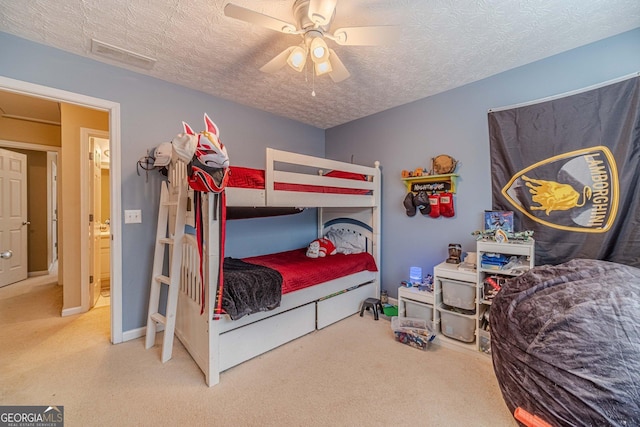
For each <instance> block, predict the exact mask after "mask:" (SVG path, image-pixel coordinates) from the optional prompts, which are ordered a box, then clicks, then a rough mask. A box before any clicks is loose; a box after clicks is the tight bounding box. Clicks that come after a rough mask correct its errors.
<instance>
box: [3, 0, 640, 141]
mask: <svg viewBox="0 0 640 427" xmlns="http://www.w3.org/2000/svg"><path fill="white" fill-rule="evenodd" d="M227 2H228V0H153V1H149V0H64V1H62V2H61V1H59V0H20V1H11V0H2V1H0V31H4V32H7V33H10V34H14V35H17V36H20V37H23V38H26V39H28V40H32V41H35V42H38V43H43V44H45V45H49V46H53V47H56V48H59V49H63V50H65V51H69V52H73V53H76V54H79V55H82V56H87V57H91V58H94V59H96V60H99V61H104V62H108V63H111V64H114V65H118V66H121V67H123V68H128V69H131V70H134V71H137V72H140V73H144V74H148V75H150V76H154V77H157V78H160V79H163V80H166V81H170V82H174V83H177V84H180V85H183V86H186V87H190V88H194V89H197V90H201V91H203V92H206V93H209V94H211V95H214V96H217V97H220V98H224V99H229V100H233V101H236V102H238V103H240V104H245V105H249V106H252V107H256V108H259V109H261V110H265V111H269V112H272V113H274V114H277V115H280V116H285V117H289V118H291V119H294V120H297V121H300V122H303V123H307V124H310V125H313V126H316V127H318V128H322V129H326V128H330V127H333V126H336V125H339V124H342V123H345V122H349V121H351V120H354V119H358V118H360V117H364V116H368V115H370V114H373V113H376V112H379V111H383V110H386V109H389V108H392V107H395V106H398V105H402V104H406V103H408V102H411V101H415V100H417V99H420V98H424V97H427V96H429V95H433V94H436V93H439V92H443V91H445V90H448V89H451V88H454V87H458V86H461V85H464V84H467V83H470V82H473V81H477V80H480V79H482V78H485V77H488V76H490V75H493V74H496V73H499V72H502V71H505V70H508V69H511V68H514V67H517V66H520V65H524V64H527V63H530V62H533V61H536V60H538V59H542V58H545V57H548V56H551V55H554V54H557V53H560V52H563V51H566V50H569V49H572V48H575V47H578V46H582V45H585V44H588V43H591V42H593V41H597V40H600V39H603V38H606V37H609V36H612V35H615V34H619V33H622V32H624V31H628V30H631V29H634V28H637V27H640V2H639V1H638V0H518V1H516V0H448V1H445V0H429V1H426V0H393V1H391V0H340V1H338V5H337V9H336V17H335V19H334V21H333V23H332V25H331V29H330V31H332V30H334V29H336V28H340V27H346V26H365V25H390V24H394V25H400V26H401V28H402V32H401V36H400V40H399V41H398V42H397V43H396V44H394V45H393V46H384V47H381V46H377V47H371V46H338V45H336V44H335V43H333V42H332V41H330V40H329V41H328V44H329V47H332V48H333V49H335V51H336V53H337V54H338V55H339V57H340V59H341V60H342V62H343V63H344V64H345V66H346V67H347V69H348V70H349V71H350V73H351V77H350V78H348V79H347V80H345V81H343V82H340V83H334V82H333V81H332V80H331V79H330V78H329V77H328V76H322V77H316V78H315V79H313V78H312V76H311V75H310V74H309V75H308V76H305V72H304V71H303V72H302V73H297V72H295V71H293V70H291V69H289V68H288V67H284V68H283V69H281V70H280V71H278V72H277V73H275V74H265V73H262V72H260V71H259V68H260V67H261V66H262V65H264V64H265V63H267V62H268V61H269V60H270V59H271V58H273V57H274V56H275V55H276V54H278V53H279V52H281V51H282V50H284V49H285V48H286V47H288V46H291V45H295V44H298V43H299V40H300V39H299V36H295V35H285V34H282V33H279V32H275V31H272V30H269V29H264V28H260V27H255V26H252V25H250V24H247V23H245V22H242V21H238V20H234V19H231V18H227V17H225V16H224V14H223V8H224V5H225V4H226V3H227ZM233 3H235V4H237V5H239V6H242V7H245V8H249V9H253V10H255V11H258V12H261V13H264V14H266V15H270V16H273V17H276V18H278V19H281V20H283V21H287V22H292V23H295V21H294V19H293V17H292V12H291V6H292V4H293V0H262V1H255V0H233ZM92 38H95V39H98V40H100V41H102V42H105V43H108V44H111V45H115V46H118V47H121V48H124V49H127V50H130V51H133V52H135V53H138V54H141V55H145V56H149V57H152V58H155V59H157V62H156V63H155V64H154V66H153V67H152V68H150V69H142V68H136V67H133V66H128V65H122V64H119V63H117V62H114V61H110V60H106V59H104V58H102V57H100V56H96V55H95V54H92V53H91V39H92ZM313 89H315V92H316V96H315V97H313V96H311V92H312V90H313Z"/></svg>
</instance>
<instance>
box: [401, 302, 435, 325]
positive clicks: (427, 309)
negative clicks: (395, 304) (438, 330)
mask: <svg viewBox="0 0 640 427" xmlns="http://www.w3.org/2000/svg"><path fill="white" fill-rule="evenodd" d="M403 302H404V308H405V316H406V317H415V318H418V319H424V320H427V321H428V322H429V324H431V322H432V321H433V306H431V305H427V304H421V303H418V302H415V301H411V300H403Z"/></svg>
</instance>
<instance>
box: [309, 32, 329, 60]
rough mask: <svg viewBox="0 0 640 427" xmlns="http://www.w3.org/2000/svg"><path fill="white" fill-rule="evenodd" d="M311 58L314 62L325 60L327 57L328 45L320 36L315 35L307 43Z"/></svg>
mask: <svg viewBox="0 0 640 427" xmlns="http://www.w3.org/2000/svg"><path fill="white" fill-rule="evenodd" d="M309 51H310V52H311V59H312V60H313V62H315V63H316V64H318V63H321V62H326V61H327V59H329V47H328V46H327V43H326V42H325V41H324V40H323V39H322V38H321V37H315V38H314V39H313V40H311V44H310V45H309Z"/></svg>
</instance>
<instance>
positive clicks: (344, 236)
mask: <svg viewBox="0 0 640 427" xmlns="http://www.w3.org/2000/svg"><path fill="white" fill-rule="evenodd" d="M325 237H326V238H327V239H329V240H331V242H332V243H333V244H334V246H335V247H336V251H337V252H338V253H340V254H347V255H348V254H359V253H361V252H364V251H366V250H367V244H366V240H365V238H364V236H363V235H361V234H358V233H353V232H350V231H347V230H335V229H333V228H332V229H330V230H329V231H328V232H327V234H326V235H325Z"/></svg>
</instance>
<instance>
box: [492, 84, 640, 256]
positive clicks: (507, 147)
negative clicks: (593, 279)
mask: <svg viewBox="0 0 640 427" xmlns="http://www.w3.org/2000/svg"><path fill="white" fill-rule="evenodd" d="M489 137H490V144H491V177H492V196H493V209H496V210H510V211H513V212H514V218H515V229H516V230H517V231H522V230H533V231H534V236H533V237H534V238H535V240H536V264H537V265H541V264H558V263H561V262H565V261H568V260H570V259H573V258H591V259H603V260H607V261H613V262H618V263H621V264H627V265H632V266H635V267H640V77H638V76H635V77H632V78H629V79H626V80H623V81H620V82H617V83H612V84H609V85H606V86H603V87H599V88H597V89H593V90H589V91H585V92H581V93H578V94H575V95H570V96H566V97H562V98H556V99H553V100H549V101H542V102H539V103H536V104H531V105H526V106H521V107H515V108H511V109H505V110H500V111H491V112H489Z"/></svg>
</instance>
